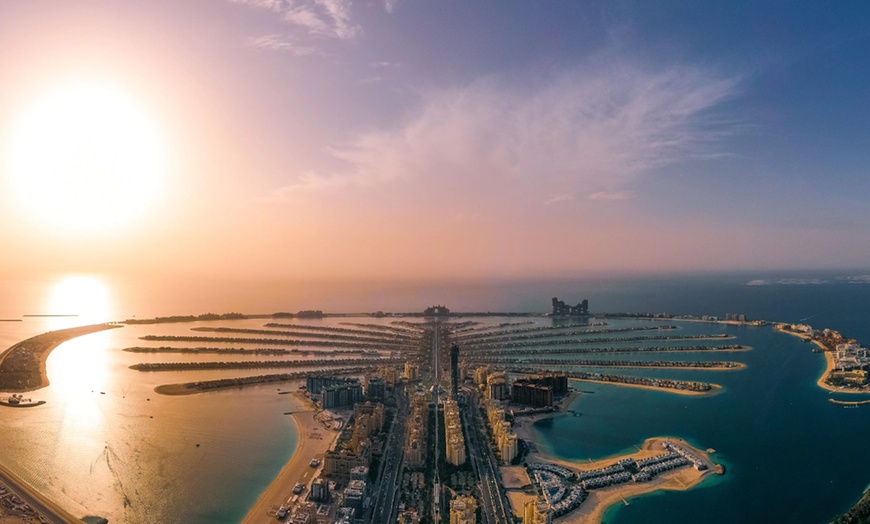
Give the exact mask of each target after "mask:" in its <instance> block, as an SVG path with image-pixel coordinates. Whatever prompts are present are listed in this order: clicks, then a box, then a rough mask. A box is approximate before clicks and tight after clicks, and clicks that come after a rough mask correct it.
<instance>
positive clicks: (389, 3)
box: [384, 0, 399, 13]
mask: <svg viewBox="0 0 870 524" xmlns="http://www.w3.org/2000/svg"><path fill="white" fill-rule="evenodd" d="M398 5H399V0H384V10H385V11H386V12H388V13H393V12H394V11H395V10H396V6H398Z"/></svg>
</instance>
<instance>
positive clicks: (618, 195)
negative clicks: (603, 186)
mask: <svg viewBox="0 0 870 524" xmlns="http://www.w3.org/2000/svg"><path fill="white" fill-rule="evenodd" d="M628 198H629V195H628V193H626V192H624V191H596V192H595V193H592V194H591V195H589V200H598V201H603V202H613V201H617V200H628Z"/></svg>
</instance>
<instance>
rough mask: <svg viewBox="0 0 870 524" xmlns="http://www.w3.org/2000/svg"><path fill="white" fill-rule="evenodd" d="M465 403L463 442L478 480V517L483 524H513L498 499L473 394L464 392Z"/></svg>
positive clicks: (495, 472)
mask: <svg viewBox="0 0 870 524" xmlns="http://www.w3.org/2000/svg"><path fill="white" fill-rule="evenodd" d="M465 392H466V394H467V396H468V402H467V403H466V404H465V408H464V409H461V413H462V417H463V421H462V423H463V426H464V427H465V440H466V442H468V448H469V453H468V456H469V457H471V467H472V469H473V470H474V474H475V476H477V479H478V486H479V487H480V497H481V516H482V517H483V522H484V523H485V524H503V523H505V522H513V520H512V519H509V518H508V511H507V509H506V507H505V502H504V498H503V497H502V491H501V486H500V483H499V480H498V479H499V472H498V464H497V463H496V460H495V457H493V454H492V449H491V448H490V446H489V442H488V441H487V437H486V428H485V426H484V424H483V419H482V417H481V416H480V410H479V409H478V404H477V392H476V391H471V390H469V389H467V388H466V389H465Z"/></svg>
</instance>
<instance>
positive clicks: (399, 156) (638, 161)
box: [284, 65, 738, 203]
mask: <svg viewBox="0 0 870 524" xmlns="http://www.w3.org/2000/svg"><path fill="white" fill-rule="evenodd" d="M737 87H738V81H737V80H736V79H733V78H723V77H722V76H719V75H716V74H713V73H711V72H709V71H705V70H701V69H696V68H689V67H670V68H666V69H662V70H655V71H653V70H649V69H647V68H645V67H642V66H637V65H634V66H632V65H601V66H598V67H595V68H592V69H591V70H590V69H589V68H587V69H585V70H583V71H572V72H568V73H564V74H562V75H560V76H558V77H556V78H553V79H552V80H550V81H549V82H546V83H540V84H537V85H533V86H524V87H522V88H516V87H510V86H508V85H506V84H504V83H501V82H499V81H498V80H493V79H485V80H480V81H477V82H473V83H471V84H469V85H465V86H461V87H453V88H449V89H443V90H438V91H432V92H428V93H424V94H423V95H421V104H420V109H419V111H418V112H417V113H416V115H415V116H414V117H412V118H411V119H409V120H408V121H406V122H405V123H404V125H402V126H400V127H398V128H396V129H391V130H386V131H381V132H375V133H368V134H364V135H362V136H359V137H358V138H357V139H356V140H354V141H352V142H351V143H349V144H347V145H344V146H340V147H335V148H333V150H332V152H333V154H334V156H335V157H337V158H339V159H341V160H343V161H344V162H346V164H347V166H348V169H347V170H346V171H344V172H341V173H332V174H322V175H320V176H318V177H317V178H311V177H308V178H305V179H300V180H298V181H297V182H295V183H293V184H291V185H290V187H288V188H286V189H285V191H284V193H285V194H290V193H292V190H293V189H297V190H304V189H316V187H318V186H320V185H328V186H329V187H330V188H335V187H339V186H341V185H342V184H353V185H357V184H364V185H368V184H379V183H384V182H387V181H391V180H397V179H408V178H411V179H414V180H415V181H417V182H418V183H421V184H426V185H435V186H438V185H444V184H445V183H446V182H445V181H449V180H453V181H454V182H458V181H461V183H462V184H463V186H464V187H465V188H466V189H467V190H468V191H471V192H474V191H484V190H489V189H491V188H493V187H494V186H498V187H499V188H500V189H499V194H500V195H501V196H512V197H513V198H515V199H527V198H529V197H535V198H537V201H538V202H544V203H554V202H557V201H561V200H566V199H565V198H563V197H556V198H555V199H554V198H553V195H571V196H572V198H574V197H576V198H578V199H586V200H598V201H613V200H624V199H626V198H628V196H629V193H628V192H627V191H626V189H627V188H628V187H629V186H630V185H631V183H632V182H634V181H636V180H637V179H638V178H640V177H643V176H646V175H648V174H650V173H652V172H653V171H654V170H655V169H657V168H661V167H663V166H667V165H670V164H674V163H676V162H679V161H681V160H684V159H686V158H691V157H704V156H709V155H711V154H715V153H716V152H717V149H716V145H717V142H718V141H719V140H721V139H722V137H723V136H726V135H727V134H728V133H730V132H731V128H730V127H728V126H727V125H723V124H722V123H721V122H719V121H717V120H715V119H714V117H713V114H714V111H713V110H714V109H715V108H716V106H717V105H719V104H721V103H722V102H723V101H725V100H727V99H729V98H730V97H732V96H734V95H735V93H736V91H737ZM326 180H329V184H324V181H326Z"/></svg>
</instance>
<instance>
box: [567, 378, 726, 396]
mask: <svg viewBox="0 0 870 524" xmlns="http://www.w3.org/2000/svg"><path fill="white" fill-rule="evenodd" d="M571 380H574V381H577V382H594V383H596V384H607V385H609V386H619V387H625V388H639V389H649V390H652V391H663V392H665V393H674V394H677V395H688V396H694V397H700V396H705V395H716V394H718V393H721V392H722V391H723V390H724V388H723V387H722V386H720V385H718V384H710V390H709V391H692V390H688V389H676V388H664V387H658V386H648V385H646V384H632V383H630V382H610V381H607V380H592V379H587V378H576V377H571Z"/></svg>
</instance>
